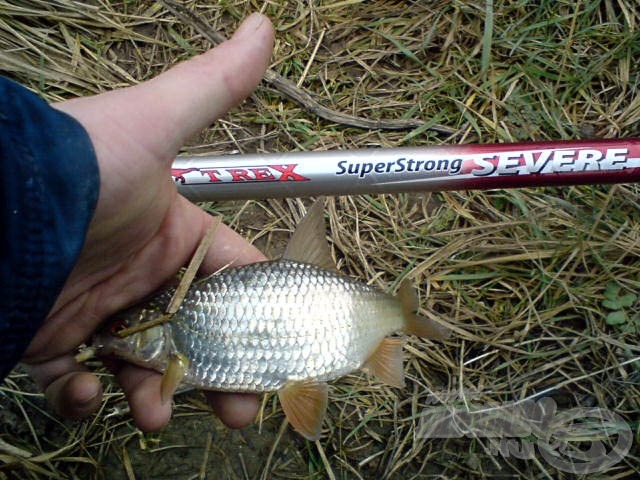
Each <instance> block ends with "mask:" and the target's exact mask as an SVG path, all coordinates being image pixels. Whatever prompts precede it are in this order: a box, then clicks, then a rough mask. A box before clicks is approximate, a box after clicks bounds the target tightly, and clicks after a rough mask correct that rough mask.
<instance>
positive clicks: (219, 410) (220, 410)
mask: <svg viewBox="0 0 640 480" xmlns="http://www.w3.org/2000/svg"><path fill="white" fill-rule="evenodd" d="M206 396H207V399H208V400H209V403H210V404H211V407H212V408H213V411H214V412H215V413H216V415H217V416H218V418H219V419H220V420H222V422H223V423H224V424H225V425H226V426H227V427H229V428H242V427H246V426H247V425H249V424H250V423H251V422H252V421H253V419H254V418H255V416H256V415H257V414H258V396H257V395H254V394H252V393H228V392H206Z"/></svg>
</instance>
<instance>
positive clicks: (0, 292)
mask: <svg viewBox="0 0 640 480" xmlns="http://www.w3.org/2000/svg"><path fill="white" fill-rule="evenodd" d="M98 189H99V172H98V165H97V162H96V158H95V153H94V150H93V146H92V144H91V141H90V140H89V136H88V135H87V133H86V131H85V130H84V128H83V127H82V126H81V125H80V124H79V123H78V122H77V121H76V120H75V119H73V118H71V117H70V116H69V115H67V114H64V113H62V112H59V111H57V110H55V109H53V108H51V107H50V106H49V105H47V103H46V102H44V101H43V100H42V99H40V98H39V97H38V96H36V95H35V94H33V93H31V92H30V91H28V90H27V89H25V88H23V87H21V86H20V85H18V84H16V83H14V82H12V81H10V80H7V79H5V78H2V77H0V380H1V379H2V378H4V377H5V376H6V374H7V373H8V372H9V371H10V370H11V368H12V367H13V366H14V365H15V364H16V363H17V361H18V360H19V359H20V357H21V355H22V353H23V352H24V350H25V349H26V347H27V346H28V344H29V341H30V340H31V338H32V337H33V335H34V333H35V331H36V330H37V328H38V327H39V326H40V324H41V323H42V321H43V320H44V318H45V316H46V315H47V313H48V312H49V310H50V309H51V307H52V306H53V303H54V301H55V299H56V297H57V296H58V294H59V293H60V290H61V288H62V286H63V284H64V282H65V280H66V279H67V277H68V275H69V273H70V271H71V268H72V267H73V265H74V263H75V262H76V260H77V258H78V255H79V254H80V250H81V248H82V244H83V242H84V238H85V233H86V230H87V227H88V225H89V222H90V220H91V217H92V215H93V211H94V209H95V206H96V202H97V199H98Z"/></svg>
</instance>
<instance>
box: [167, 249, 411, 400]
mask: <svg viewBox="0 0 640 480" xmlns="http://www.w3.org/2000/svg"><path fill="white" fill-rule="evenodd" d="M402 318H403V316H402V309H401V306H400V304H399V303H398V302H397V301H396V300H395V299H394V298H392V297H391V296H389V295H387V294H384V293H382V292H379V291H377V290H376V289H374V288H373V287H370V286H368V285H366V284H363V283H361V282H357V281H355V280H352V279H350V278H348V277H345V276H343V275H340V274H338V273H334V272H332V271H329V270H325V269H322V268H318V267H315V266H313V265H309V264H304V263H299V262H295V261H287V260H278V261H272V262H263V263H257V264H251V265H247V266H243V267H236V268H229V269H227V270H225V271H223V272H221V273H219V274H217V275H213V276H211V277H209V278H208V279H206V280H204V281H201V282H198V283H196V284H194V285H193V286H192V288H191V289H190V290H189V292H188V294H187V295H186V296H185V298H184V300H183V303H182V305H181V307H180V309H179V310H178V311H177V312H176V314H175V315H174V317H173V318H172V320H171V322H169V323H168V324H167V325H166V326H165V328H167V329H168V330H169V335H168V336H169V338H170V339H171V342H172V343H173V348H174V349H175V350H176V351H178V352H180V353H181V354H183V355H184V356H185V357H186V358H187V359H188V361H189V368H188V371H187V372H186V374H185V378H184V379H183V381H184V382H186V383H189V384H193V385H196V386H199V387H203V388H211V389H216V390H230V391H245V392H260V391H271V390H278V389H279V388H281V387H283V386H284V385H285V383H287V382H289V381H295V380H317V381H325V380H330V379H333V378H338V377H340V376H342V375H345V374H346V373H349V372H352V371H353V370H356V369H357V368H359V367H361V365H362V363H363V361H364V360H366V359H367V358H368V357H369V356H370V355H371V354H372V353H373V351H374V350H375V348H376V346H377V345H378V344H379V343H380V341H381V340H382V339H383V338H384V337H385V336H386V335H389V334H390V333H392V332H395V331H397V330H399V329H401V327H402V321H403V320H402Z"/></svg>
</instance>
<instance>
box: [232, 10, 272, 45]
mask: <svg viewBox="0 0 640 480" xmlns="http://www.w3.org/2000/svg"><path fill="white" fill-rule="evenodd" d="M265 20H266V17H265V16H264V15H262V14H260V13H257V12H256V13H252V14H251V15H249V16H248V17H247V18H245V20H244V22H242V25H240V27H239V28H238V30H236V33H234V34H233V38H235V39H238V38H239V39H243V38H248V37H250V36H251V35H253V34H254V33H255V32H256V31H257V30H258V29H259V28H260V26H261V25H262V24H263V23H264V21H265Z"/></svg>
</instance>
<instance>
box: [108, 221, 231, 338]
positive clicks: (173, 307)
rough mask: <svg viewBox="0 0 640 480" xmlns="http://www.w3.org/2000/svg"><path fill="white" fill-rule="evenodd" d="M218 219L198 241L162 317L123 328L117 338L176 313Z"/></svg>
mask: <svg viewBox="0 0 640 480" xmlns="http://www.w3.org/2000/svg"><path fill="white" fill-rule="evenodd" d="M220 221H221V220H220V218H217V219H215V220H214V221H213V222H212V223H211V225H210V226H209V228H208V229H207V233H206V234H205V236H204V237H202V240H200V244H199V245H198V248H197V249H196V252H195V253H194V254H193V257H192V258H191V262H189V266H188V267H187V270H186V271H185V272H184V275H183V276H182V278H181V279H180V283H179V284H178V288H176V291H175V292H174V293H173V297H171V302H169V306H168V307H167V310H166V311H165V313H164V315H162V316H160V317H158V318H156V319H155V320H151V321H148V322H143V323H140V324H139V325H135V326H133V327H129V328H125V329H123V330H121V331H119V332H118V336H119V337H120V338H125V337H128V336H129V335H133V334H134V333H138V332H142V331H144V330H147V329H149V328H152V327H155V326H157V325H162V324H163V323H166V322H169V321H170V320H171V318H172V317H173V315H174V314H175V313H176V312H177V311H178V309H179V308H180V305H182V301H183V300H184V297H185V295H186V294H187V291H188V290H189V287H190V286H191V284H192V283H193V279H194V278H195V276H196V273H198V270H199V269H200V265H202V261H203V260H204V256H205V255H206V254H207V251H208V250H209V247H210V246H211V243H212V242H213V236H214V235H215V233H216V230H217V229H218V226H219V225H220Z"/></svg>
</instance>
